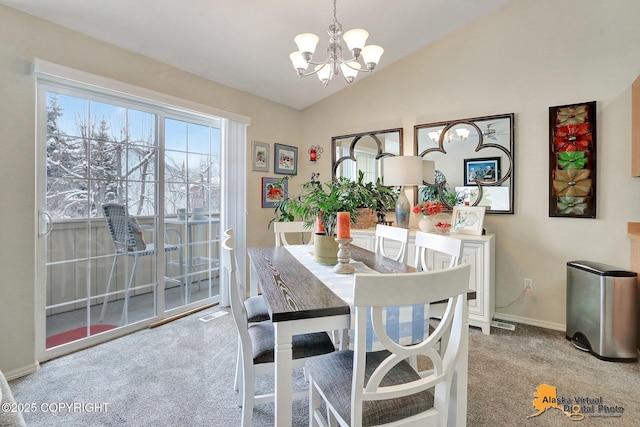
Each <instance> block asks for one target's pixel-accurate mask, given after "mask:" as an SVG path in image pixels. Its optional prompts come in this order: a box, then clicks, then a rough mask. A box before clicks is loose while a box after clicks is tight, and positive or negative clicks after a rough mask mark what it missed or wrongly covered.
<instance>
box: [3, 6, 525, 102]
mask: <svg viewBox="0 0 640 427" xmlns="http://www.w3.org/2000/svg"><path fill="white" fill-rule="evenodd" d="M510 1H513V0H397V1H389V0H338V2H337V18H338V21H339V22H340V23H341V24H342V25H343V27H344V30H345V31H346V30H349V29H352V28H364V29H366V30H367V31H368V32H369V40H368V42H367V43H368V44H378V45H380V46H382V47H383V48H384V49H385V52H384V54H383V56H382V60H381V61H380V64H379V66H378V68H377V69H378V70H379V69H382V68H384V67H385V66H388V65H389V64H392V63H393V62H396V61H398V60H399V59H401V58H403V57H404V56H406V55H409V54H411V53H412V52H415V51H416V50H418V49H421V48H422V47H424V46H426V45H428V44H430V43H433V42H434V41H435V40H437V39H439V38H441V37H443V36H444V35H446V34H448V33H451V32H453V31H456V30H458V29H460V28H462V27H464V26H465V25H468V24H470V23H471V22H473V21H474V20H477V19H479V18H481V17H483V16H485V15H487V14H489V13H492V12H494V11H495V10H497V9H499V8H500V7H502V6H504V5H505V4H507V3H509V2H510ZM0 4H2V5H5V6H8V7H11V8H15V9H18V10H20V11H23V12H26V13H28V14H31V15H34V16H37V17H40V18H42V19H45V20H47V21H51V22H53V23H56V24H58V25H61V26H63V27H66V28H69V29H72V30H75V31H78V32H80V33H83V34H86V35H88V36H91V37H94V38H96V39H99V40H102V41H105V42H108V43H111V44H113V45H116V46H119V47H122V48H124V49H127V50H130V51H133V52H136V53H139V54H141V55H144V56H147V57H150V58H153V59H156V60H158V61H161V62H164V63H167V64H170V65H172V66H175V67H177V68H180V69H182V70H185V71H188V72H191V73H194V74H197V75H200V76H202V77H205V78H207V79H211V80H214V81H216V82H218V83H222V84H224V85H227V86H230V87H233V88H236V89H240V90H242V91H245V92H248V93H251V94H254V95H257V96H260V97H263V98H267V99H270V100H272V101H275V102H279V103H282V104H284V105H287V106H290V107H292V108H295V109H300V110H301V109H304V108H306V107H308V106H310V105H312V104H314V103H316V102H318V101H320V100H321V99H323V98H325V97H327V96H329V95H331V94H333V93H335V92H337V91H339V90H341V89H344V88H345V87H347V83H346V82H345V81H344V80H343V79H338V80H333V81H331V82H330V84H329V86H328V87H327V88H323V87H322V84H321V83H320V82H319V81H318V79H317V78H316V77H315V76H311V77H306V78H303V79H300V78H298V77H297V75H296V72H295V70H294V69H293V67H292V65H291V61H290V60H289V54H290V53H291V52H293V51H294V50H296V46H295V44H294V42H293V37H294V36H295V35H297V34H299V33H303V32H312V33H315V34H317V35H318V36H319V37H320V42H319V43H318V47H317V49H316V55H315V59H317V60H321V59H324V56H325V55H324V50H325V49H326V46H327V44H328V36H327V28H328V26H329V24H331V22H332V21H333V2H332V1H331V0H269V1H267V0H184V1H181V2H178V1H175V0H173V1H171V0H91V1H87V0H0ZM345 49H346V48H345ZM310 68H311V67H310ZM366 76H367V74H366V73H360V74H359V76H358V78H357V80H356V83H357V81H358V80H360V79H362V78H366Z"/></svg>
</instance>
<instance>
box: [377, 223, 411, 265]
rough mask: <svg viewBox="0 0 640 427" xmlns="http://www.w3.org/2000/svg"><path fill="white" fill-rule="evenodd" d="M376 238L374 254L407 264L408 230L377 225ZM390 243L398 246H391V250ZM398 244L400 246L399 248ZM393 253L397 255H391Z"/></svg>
mask: <svg viewBox="0 0 640 427" xmlns="http://www.w3.org/2000/svg"><path fill="white" fill-rule="evenodd" d="M375 237H376V238H375V242H374V246H373V252H375V253H378V254H380V255H382V256H385V257H387V258H391V259H393V260H395V261H400V262H401V263H403V264H406V263H407V246H409V229H408V228H400V227H391V226H389V225H382V224H377V225H376V236H375ZM389 242H396V245H391V246H392V248H391V250H390V248H389V245H387V243H389ZM397 244H399V247H398V246H397ZM393 251H395V252H396V253H395V255H390V254H391V253H392V252H393Z"/></svg>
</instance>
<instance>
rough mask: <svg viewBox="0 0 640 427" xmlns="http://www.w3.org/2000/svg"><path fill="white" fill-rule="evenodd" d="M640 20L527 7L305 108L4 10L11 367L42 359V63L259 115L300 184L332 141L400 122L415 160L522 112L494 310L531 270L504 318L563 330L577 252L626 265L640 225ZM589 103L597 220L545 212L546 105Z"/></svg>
mask: <svg viewBox="0 0 640 427" xmlns="http://www.w3.org/2000/svg"><path fill="white" fill-rule="evenodd" d="M638 16H640V3H639V2H637V1H636V0H612V1H608V2H603V1H601V0H565V1H562V2H558V1H555V0H538V1H535V2H532V1H527V0H515V1H514V2H513V3H512V4H511V5H509V6H508V7H506V8H505V9H504V10H502V11H500V12H498V13H496V14H494V15H492V16H490V17H488V18H486V19H483V20H482V21H480V22H478V23H476V24H473V25H472V26H470V27H468V28H465V29H463V30H462V31H460V32H457V33H456V34H454V35H452V36H449V37H446V38H443V39H442V40H440V41H439V42H437V43H435V44H434V45H433V46H430V47H428V48H425V49H424V50H421V51H419V52H417V53H416V54H414V55H410V56H409V57H407V58H405V59H404V60H403V61H401V62H399V63H397V64H394V65H392V66H389V67H388V68H386V69H384V70H381V71H378V72H376V73H374V74H373V75H371V76H369V77H368V78H366V79H364V80H362V81H360V82H358V83H357V84H355V85H354V86H352V87H350V88H347V89H345V90H343V91H341V92H340V93H338V94H336V95H334V96H332V97H330V98H328V99H327V100H325V101H323V102H321V103H318V104H316V105H315V106H313V107H311V108H309V109H307V110H305V111H304V112H302V113H301V112H297V111H294V110H291V109H289V108H286V107H283V106H282V105H279V104H275V103H271V102H268V101H265V100H263V99H260V98H257V97H254V96H251V95H248V94H246V93H243V92H239V91H236V90H233V89H230V88H228V87H225V86H222V85H219V84H216V83H214V82H210V81H207V80H204V79H201V78H198V77H195V76H193V75H190V74H187V73H185V72H182V71H180V70H177V69H175V68H172V67H169V66H166V65H163V64H160V63H158V62H155V61H152V60H150V59H148V58H144V57H141V56H138V55H135V54H132V53H128V52H126V51H123V50H120V49H117V48H115V47H113V46H110V45H106V44H104V43H100V42H97V41H95V40H93V39H90V38H87V37H84V36H82V35H79V34H77V33H74V32H71V31H68V30H65V29H62V28H60V27H57V26H55V25H52V24H49V23H46V22H44V21H42V20H38V19H35V18H32V17H30V16H28V15H24V14H22V13H19V12H15V11H13V10H12V9H8V8H5V7H2V6H0V94H1V95H2V101H0V129H1V131H0V150H2V155H1V156H0V197H2V205H3V209H2V210H1V211H0V221H1V224H2V226H1V227H0V242H3V249H2V256H0V269H1V270H2V271H3V272H4V275H3V279H2V281H0V325H2V328H1V329H0V369H3V370H5V371H8V372H11V371H14V372H17V371H19V370H21V369H24V368H25V367H28V366H30V365H32V364H33V363H34V362H35V348H34V340H35V332H34V331H35V326H34V318H35V313H34V301H35V285H34V273H33V271H34V264H35V259H34V252H35V240H34V238H33V236H34V234H35V208H34V207H35V200H34V199H35V191H34V188H35V174H34V157H35V126H34V117H35V109H34V103H35V84H34V78H33V76H32V75H31V73H30V67H31V62H32V61H33V58H35V57H40V58H43V59H45V60H48V61H51V62H55V63H59V64H62V65H66V66H69V67H72V68H76V69H79V70H83V71H87V72H91V73H95V74H98V75H101V76H105V77H109V78H112V79H116V80H120V81H124V82H126V83H130V84H135V85H139V86H141V87H144V88H148V89H152V90H156V91H158V92H163V93H167V94H169V95H173V96H177V97H180V98H184V99H187V100H190V101H194V102H198V103H201V104H205V105H211V106H213V107H217V108H221V109H224V110H227V111H231V112H236V113H239V114H242V115H245V116H248V117H250V118H251V120H252V125H251V127H250V128H249V138H248V139H249V141H248V144H249V145H250V143H251V141H252V140H258V141H263V142H268V143H269V144H271V148H272V149H273V143H274V142H279V143H283V144H289V145H299V146H300V155H301V158H300V163H299V165H298V168H299V174H298V177H296V178H295V179H294V180H293V182H292V183H291V184H290V185H291V191H292V193H295V192H296V189H297V186H298V185H299V184H300V183H302V182H304V181H305V180H307V179H308V177H309V176H310V174H311V172H312V171H315V172H320V173H321V179H322V180H326V179H328V178H329V177H330V170H331V169H330V164H331V154H330V150H329V142H330V138H331V136H334V135H342V134H347V133H354V132H360V131H368V130H376V129H387V128H391V127H399V126H400V127H403V128H404V132H405V136H404V143H405V153H407V154H411V153H412V149H413V126H414V125H416V124H422V123H429V122H433V121H439V120H449V119H458V118H467V117H476V116H482V115H490V114H502V113H510V112H514V113H515V114H516V150H515V151H516V152H515V155H516V171H515V174H516V175H515V176H516V189H515V193H516V200H515V211H516V213H515V215H506V216H505V215H500V216H498V215H494V216H489V217H488V218H487V220H486V228H487V229H488V231H490V232H494V233H496V237H497V251H496V257H497V260H496V266H497V275H496V277H497V292H496V305H498V306H501V305H506V304H507V303H509V302H511V301H513V300H514V299H515V298H516V297H517V296H518V295H519V294H520V292H521V289H522V279H523V277H529V278H532V279H533V280H534V288H535V296H534V297H533V298H529V299H526V300H523V301H520V302H517V303H516V304H514V305H512V306H511V307H509V308H505V309H499V310H498V311H499V312H500V313H501V316H502V317H504V318H511V319H516V320H522V321H525V322H528V323H534V324H540V325H542V326H548V327H556V328H562V327H563V325H564V321H565V265H566V262H567V261H571V260H578V259H587V260H593V261H601V262H606V263H610V264H614V265H617V266H619V267H622V268H628V267H629V265H630V263H629V243H628V240H627V238H626V235H625V230H626V223H627V221H638V220H640V197H639V196H638V195H639V194H640V191H639V190H640V179H638V178H635V179H634V178H631V173H630V164H629V156H630V128H631V126H630V120H631V118H630V105H631V91H630V85H631V82H632V81H633V80H634V79H635V78H636V77H637V76H638V75H639V74H640V49H638V46H640V27H639V26H638V25H637V17H638ZM425 19H426V20H428V18H425ZM396 24H398V25H399V28H401V23H396ZM426 25H428V22H426ZM383 61H384V57H383ZM293 84H295V83H293ZM332 84H344V83H342V82H339V81H336V82H332ZM592 100H596V101H597V102H598V106H597V110H598V141H599V146H598V187H597V188H598V218H597V219H565V218H549V217H548V189H547V188H548V179H547V171H548V151H547V150H548V107H549V106H554V105H562V104H568V103H576V102H583V101H592ZM312 144H319V145H322V146H323V147H324V148H325V151H324V153H323V156H322V158H321V159H320V160H319V161H318V162H317V163H316V164H315V165H312V164H310V163H309V162H308V161H306V159H305V157H304V154H305V153H306V150H307V148H308V147H309V146H310V145H312ZM249 169H250V167H249ZM270 170H271V171H273V166H271V167H270ZM262 176H276V175H274V174H273V173H269V174H263V173H261V172H252V171H249V179H248V189H247V201H248V202H247V203H248V209H249V212H248V217H247V218H248V219H247V224H248V242H247V245H248V246H255V245H266V244H270V243H271V242H272V241H273V237H272V233H271V230H267V227H266V224H267V222H268V221H269V219H270V218H271V217H272V213H273V212H272V210H271V209H261V208H260V178H261V177H262ZM17 190H20V191H17ZM9 242H10V243H9Z"/></svg>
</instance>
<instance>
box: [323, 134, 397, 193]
mask: <svg viewBox="0 0 640 427" xmlns="http://www.w3.org/2000/svg"><path fill="white" fill-rule="evenodd" d="M394 132H398V134H399V140H398V144H399V147H398V153H399V155H402V139H403V130H402V128H394V129H385V130H377V131H372V132H362V133H354V134H350V135H340V136H333V137H331V179H332V180H334V181H337V180H338V176H337V174H336V172H337V171H338V167H340V164H341V163H342V162H344V161H345V160H352V161H354V162H355V161H357V159H356V153H355V151H356V144H357V143H358V141H360V140H361V139H362V138H364V137H370V138H371V139H373V140H374V141H375V142H376V145H377V148H378V150H377V154H376V157H375V158H376V160H380V159H382V158H383V157H386V156H395V154H393V153H388V152H386V151H383V150H384V148H383V147H382V141H380V138H379V137H378V135H381V134H388V133H394ZM348 138H353V141H351V144H350V145H349V155H348V156H342V157H340V158H336V157H337V156H336V143H337V141H338V140H342V139H348Z"/></svg>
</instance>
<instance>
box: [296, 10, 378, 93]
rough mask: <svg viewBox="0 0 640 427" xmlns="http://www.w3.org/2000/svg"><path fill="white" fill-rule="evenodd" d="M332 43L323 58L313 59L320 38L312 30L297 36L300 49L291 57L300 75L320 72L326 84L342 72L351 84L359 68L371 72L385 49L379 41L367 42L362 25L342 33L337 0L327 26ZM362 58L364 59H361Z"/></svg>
mask: <svg viewBox="0 0 640 427" xmlns="http://www.w3.org/2000/svg"><path fill="white" fill-rule="evenodd" d="M327 33H328V34H329V45H328V46H327V56H326V59H325V60H324V61H322V62H317V61H313V54H314V52H315V50H316V46H317V45H318V42H319V41H320V38H319V37H318V36H317V35H315V34H312V33H302V34H298V35H297V36H295V37H294V39H293V41H294V42H295V44H296V46H297V47H298V50H297V51H296V52H293V53H291V55H289V58H291V62H292V64H293V68H295V70H296V72H297V73H298V76H299V77H307V76H311V75H313V74H316V75H317V76H318V79H320V81H321V82H322V85H323V86H324V87H327V85H328V84H329V81H331V79H333V78H334V77H337V76H338V75H339V74H342V76H343V77H344V79H345V80H346V81H347V83H349V84H351V83H353V81H354V80H355V79H356V77H357V76H358V72H359V71H362V72H366V73H370V72H372V71H373V70H374V69H375V68H376V65H378V63H379V62H380V57H382V53H383V52H384V49H382V48H381V47H380V46H377V45H365V43H366V42H367V38H368V37H369V33H368V32H367V31H365V30H362V29H359V28H357V29H353V30H349V31H347V32H345V33H344V34H343V33H342V24H340V22H338V18H337V17H336V0H333V23H332V24H331V25H329V29H328V30H327ZM343 40H344V42H345V43H346V45H347V46H346V47H347V50H349V51H350V52H351V57H350V58H343V56H342V54H343V45H342V41H343ZM360 59H362V63H361V62H360ZM309 65H314V68H313V70H312V71H307V69H308V68H309Z"/></svg>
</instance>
